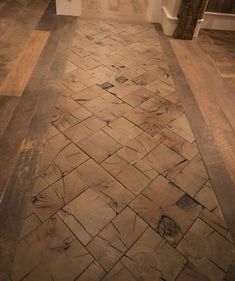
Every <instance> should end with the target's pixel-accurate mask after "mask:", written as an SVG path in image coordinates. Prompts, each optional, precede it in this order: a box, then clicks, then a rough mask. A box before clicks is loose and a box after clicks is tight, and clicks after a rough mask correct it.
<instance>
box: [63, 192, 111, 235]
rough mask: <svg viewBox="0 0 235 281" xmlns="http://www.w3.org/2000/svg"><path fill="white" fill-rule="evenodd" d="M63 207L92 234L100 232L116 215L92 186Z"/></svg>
mask: <svg viewBox="0 0 235 281" xmlns="http://www.w3.org/2000/svg"><path fill="white" fill-rule="evenodd" d="M63 209H64V210H65V211H66V212H68V213H70V214H72V215H73V216H74V217H75V218H76V219H77V220H78V221H79V222H80V223H81V225H82V226H83V227H84V228H85V230H86V231H87V232H88V233H89V234H91V235H92V236H95V235H96V234H98V233H99V231H100V230H101V229H102V228H103V227H104V226H105V225H106V224H107V223H109V222H110V221H111V220H112V219H113V218H114V217H115V212H114V211H113V210H112V209H111V207H109V206H108V205H107V204H106V203H105V202H104V201H103V200H102V199H101V198H100V196H99V195H98V194H97V193H96V192H94V191H92V189H91V188H90V189H87V190H86V191H85V192H83V193H82V194H81V195H80V196H78V197H77V198H75V199H74V200H73V201H71V202H70V203H69V204H67V205H66V206H65V207H64V208H63Z"/></svg>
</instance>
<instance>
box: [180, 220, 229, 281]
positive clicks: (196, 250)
mask: <svg viewBox="0 0 235 281" xmlns="http://www.w3.org/2000/svg"><path fill="white" fill-rule="evenodd" d="M177 249H178V250H179V251H180V252H181V253H182V254H183V255H184V256H186V257H187V258H188V259H189V261H190V262H191V263H193V264H194V265H195V266H197V267H199V268H200V269H201V271H202V273H203V274H204V275H206V276H207V277H208V278H209V279H210V280H216V281H217V280H218V281H219V280H223V277H224V275H225V272H224V271H227V270H228V268H229V266H230V264H231V263H232V260H233V258H234V254H233V250H234V248H233V246H232V244H231V243H230V242H229V241H228V240H226V239H225V238H224V237H223V236H221V235H220V234H218V233H217V232H216V231H214V230H213V229H212V228H211V227H210V226H209V225H207V224H205V223H204V222H203V221H201V220H200V219H198V220H197V221H196V222H195V224H194V225H193V226H192V227H191V228H190V230H189V231H188V233H187V234H186V235H185V237H184V239H183V240H182V241H181V242H180V244H179V245H178V247H177Z"/></svg>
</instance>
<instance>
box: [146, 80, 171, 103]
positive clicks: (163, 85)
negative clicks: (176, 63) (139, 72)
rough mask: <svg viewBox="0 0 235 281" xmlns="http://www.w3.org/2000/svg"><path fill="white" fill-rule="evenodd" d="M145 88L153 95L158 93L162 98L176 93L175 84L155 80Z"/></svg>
mask: <svg viewBox="0 0 235 281" xmlns="http://www.w3.org/2000/svg"><path fill="white" fill-rule="evenodd" d="M145 88H147V89H149V90H150V91H152V92H153V93H156V94H157V95H159V96H161V97H163V98H164V97H166V96H168V95H170V94H172V93H174V92H175V91H176V89H175V86H174V84H173V83H172V81H171V82H166V81H161V80H158V79H157V80H155V81H153V82H151V83H149V84H147V85H145Z"/></svg>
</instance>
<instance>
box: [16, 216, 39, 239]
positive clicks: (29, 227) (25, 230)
mask: <svg viewBox="0 0 235 281" xmlns="http://www.w3.org/2000/svg"><path fill="white" fill-rule="evenodd" d="M40 224H41V221H40V220H39V218H38V217H37V216H36V215H35V214H31V215H29V216H28V217H27V218H25V219H24V222H23V225H22V228H21V232H20V239H22V238H24V237H25V236H26V235H28V234H29V233H30V232H32V231H33V230H35V229H36V228H37V227H38V226H39V225H40Z"/></svg>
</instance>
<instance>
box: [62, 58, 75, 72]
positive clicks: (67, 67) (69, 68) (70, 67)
mask: <svg viewBox="0 0 235 281" xmlns="http://www.w3.org/2000/svg"><path fill="white" fill-rule="evenodd" d="M77 68H78V67H77V66H76V65H75V64H73V63H72V62H70V61H67V62H66V65H65V70H64V73H68V72H71V71H73V70H76V69H77Z"/></svg>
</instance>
